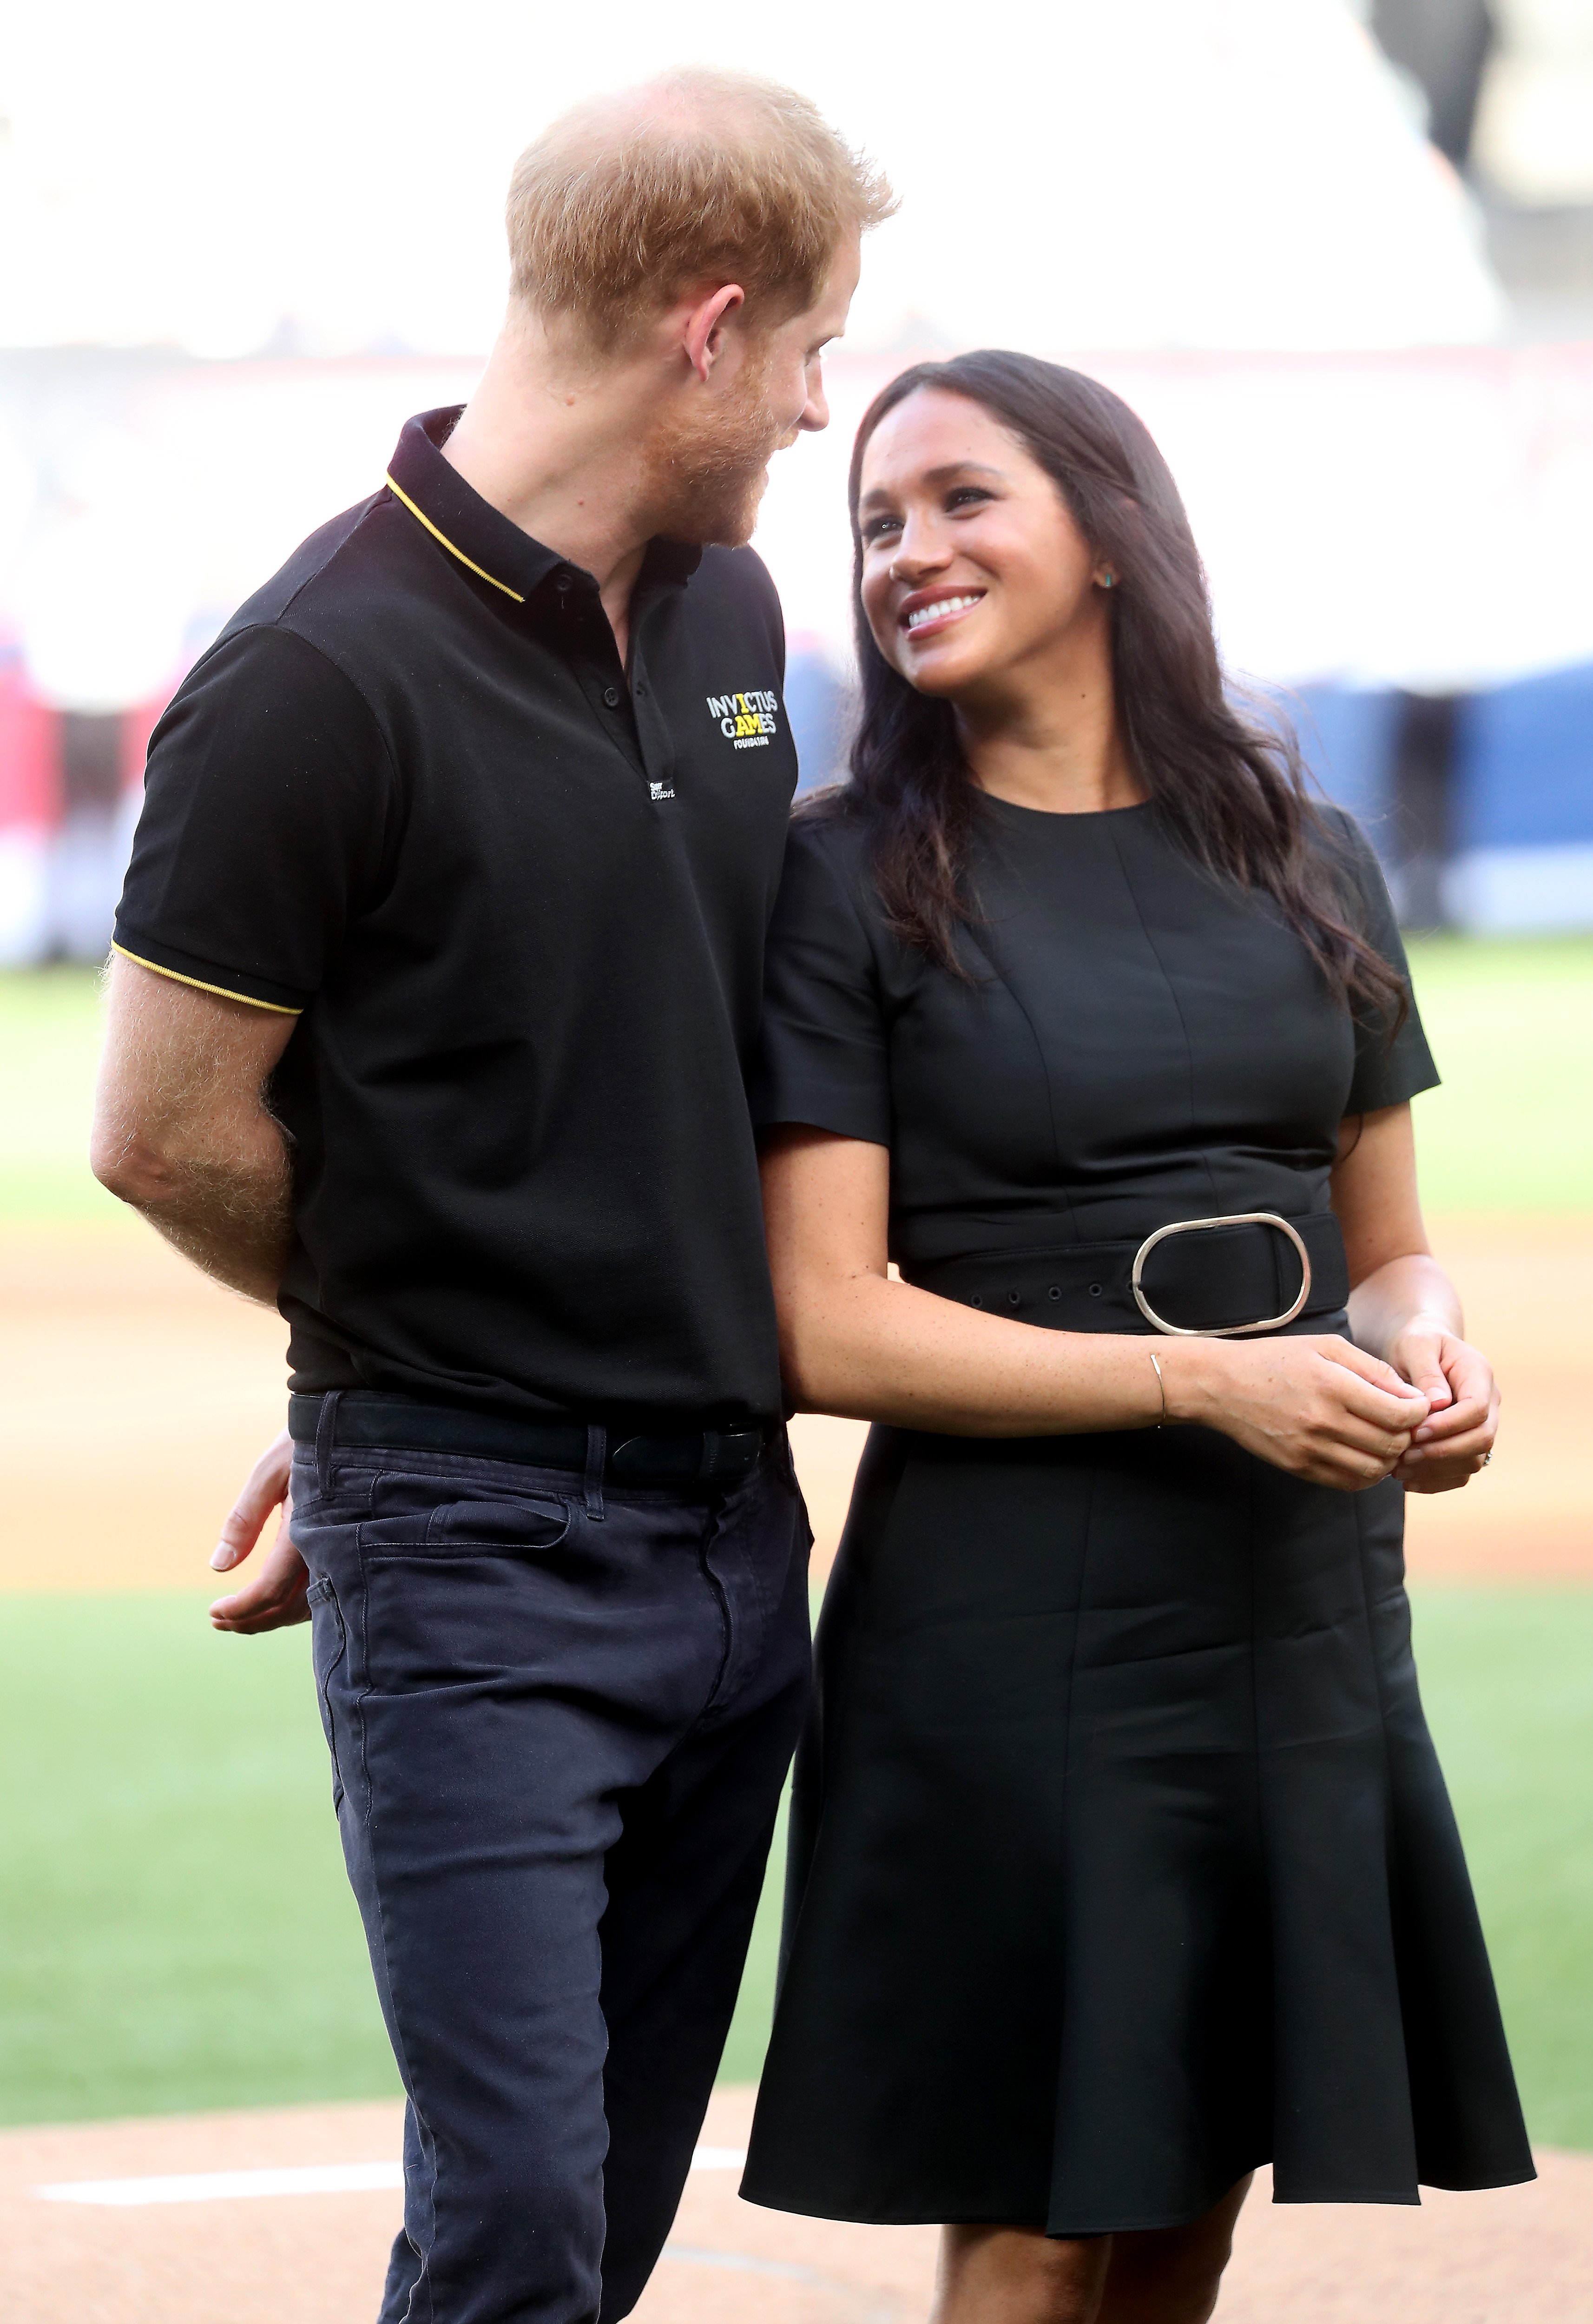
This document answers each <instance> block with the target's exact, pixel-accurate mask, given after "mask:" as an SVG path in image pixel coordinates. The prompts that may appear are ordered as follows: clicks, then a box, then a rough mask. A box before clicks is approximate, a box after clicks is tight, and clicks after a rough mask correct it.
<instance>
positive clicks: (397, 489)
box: [387, 475, 525, 605]
mask: <svg viewBox="0 0 1593 2324" xmlns="http://www.w3.org/2000/svg"><path fill="white" fill-rule="evenodd" d="M387 489H388V491H389V492H390V493H391V494H392V496H393V498H394V499H395V500H401V501H402V503H403V504H404V506H405V507H406V508H407V509H408V510H409V512H410V515H411V516H412V517H413V518H414V519H415V520H416V521H417V522H418V523H419V524H423V525H424V526H425V527H426V530H427V531H428V533H430V535H431V537H432V539H434V540H440V541H441V542H442V545H443V547H444V548H445V549H447V552H448V555H449V556H450V557H456V558H458V559H459V562H460V564H461V565H464V566H467V567H469V569H470V571H471V572H472V573H474V574H475V575H477V576H479V578H480V579H482V580H483V581H490V582H491V583H492V585H493V588H494V589H502V592H503V595H505V596H506V597H512V598H513V600H514V602H515V604H517V605H523V604H525V599H524V597H523V596H522V595H520V591H519V590H518V589H511V587H510V586H509V584H508V582H507V581H500V580H499V579H498V578H497V576H496V575H495V574H492V573H489V572H488V571H487V569H486V567H484V566H483V565H478V564H476V562H475V560H474V558H469V557H466V556H465V551H464V550H463V549H456V548H455V546H454V544H453V542H452V541H451V540H450V539H448V536H447V533H446V532H439V531H438V530H437V527H436V525H435V524H433V522H432V521H431V519H430V518H429V517H428V515H427V513H426V512H425V510H424V509H418V508H417V507H416V505H415V503H414V502H413V501H412V500H411V499H410V495H409V493H407V492H405V491H404V489H403V487H402V485H401V484H394V483H393V481H392V478H391V475H390V476H389V477H388V479H387Z"/></svg>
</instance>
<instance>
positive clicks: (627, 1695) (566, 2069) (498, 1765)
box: [293, 1427, 810, 2324]
mask: <svg viewBox="0 0 1593 2324" xmlns="http://www.w3.org/2000/svg"><path fill="white" fill-rule="evenodd" d="M322 1437H323V1442H322V1443H321V1445H320V1447H319V1448H318V1449H317V1450H315V1451H311V1450H309V1449H308V1448H300V1451H299V1454H298V1456H297V1457H296V1459H295V1462H294V1473H293V1496H294V1503H293V1508H294V1513H293V1537H294V1540H295V1541H296V1543H297V1544H298V1545H299V1550H300V1553H301V1554H302V1555H303V1557H304V1559H305V1562H306V1563H307V1564H308V1567H309V1569H310V1573H311V1577H312V1586H311V1590H310V1600H311V1604H312V1609H313V1617H312V1618H313V1622H314V1659H315V1670H316V1680H317V1685H318V1692H319V1695H320V1702H321V1711H322V1717H323V1719H324V1721H325V1724H326V1729H327V1743H328V1745H329V1746H330V1748H331V1753H332V1763H333V1791H334V1798H335V1801H336V1809H337V1815H338V1821H339V1824H340V1827H341V1831H342V1835H343V1847H344V1854H345V1859H346V1862H347V1865H348V1872H349V1877H350V1880H351V1881H352V1883H353V1886H354V1890H355V1895H356V1897H357V1898H358V1900H359V1905H360V1911H361V1913H362V1914H363V1916H364V1924H365V1933H366V1937H367V1940H368V1941H369V1944H370V1949H371V1960H372V1965H373V1969H374V1970H375V1976H376V1983H377V1987H378V1990H379V1992H380V1995H381V2000H382V2010H383V2013H384V2015H385V2016H386V2020H387V2026H388V2032H389V2033H390V2034H391V2040H392V2046H393V2052H394V2054H395V2056H396V2058H397V2060H398V2064H399V2070H400V2073H401V2076H402V2079H403V2084H404V2089H405V2090H406V2092H407V2094H408V2099H409V2105H408V2110H407V2116H406V2130H405V2152H404V2179H405V2203H404V2228H403V2232H402V2233H401V2235H400V2236H399V2237H398V2239H397V2242H396V2243H395V2245H394V2247H393V2255H392V2263H391V2268H390V2271H389V2273H388V2279H387V2287H386V2292H385V2296H384V2298H383V2301H382V2310H381V2318H382V2324H600V2319H601V2324H609V2319H613V2318H618V2317H622V2316H626V2315H629V2313H630V2312H631V2308H632V2307H633V2306H634V2304H635V2302H636V2301H637V2299H638V2298H639V2297H640V2292H641V2290H642V2287H643V2285H644V2284H645V2283H646V2282H647V2279H648V2276H649V2273H650V2272H651V2270H652V2267H653V2264H654V2263H655V2261H656V2260H657V2258H658V2253H659V2251H660V2250H661V2248H662V2246H663V2243H664V2239H665V2237H666V2236H667V2235H668V2230H669V2226H670V2222H671V2220H672V2219H673V2218H674V2214H675V2209H676V2205H677V2201H678V2199H679V2195H680V2190H681V2187H682V2185H683V2183H684V2181H685V2178H686V2172H687V2170H688V2169H689V2167H690V2163H691V2153H692V2147H693V2145H694V2144H695V2138H696V2135H697V2132H698V2130H699V2128H700V2126H701V2124H702V2119H703V2115H704V2109H705V2107H706V2105H707V2101H708V2095H709V2091H710V2089H712V2087H713V2082H714V2073H715V2070H716V2069H717V2067H718V2062H719V2058H720V2053H721V2051H722V2049H723V2043H724V2036H725V2033H726V2031H727V2029H728V2027H729V2024H730V2018H731V2013H732V2008H733V2006H734V2004H735V1998H736V1991H737V1987H738V1984H739V1981H740V1978H741V1967H742V1962H743V1960H744V1958H745V1954H746V1949H747V1941H748V1937H749V1935H750V1930H751V1925H752V1916H753V1914H754V1911H755V1909H756V1907H757V1903H758V1897H759V1894H760V1887H761V1883H762V1877H763V1871H764V1865H765V1860H766V1858H767V1856H768V1853H769V1838H770V1834H771V1832H772V1830H773V1824H774V1817H775V1810H776V1805H777V1803H778V1795H779V1790H780V1785H781V1783H782V1780H783V1778H784V1776H785V1773H786V1767H787V1762H788V1760H789V1758H790V1755H791V1751H792V1749H793V1747H794V1745H795V1741H796V1734H797V1731H798V1729H799V1728H800V1725H801V1722H802V1715H803V1711H804V1707H805V1703H806V1695H807V1690H808V1673H809V1661H810V1658H809V1647H808V1621H807V1594H806V1562H807V1560H806V1551H807V1545H808V1540H809V1535H808V1530H807V1525H806V1515H805V1512H804V1510H803V1508H802V1502H801V1498H800V1495H799V1494H798V1492H797V1490H796V1482H795V1480H794V1478H793V1476H792V1473H791V1469H790V1463H789V1458H788V1455H787V1453H786V1452H785V1451H784V1449H783V1447H776V1448H775V1449H774V1450H773V1451H771V1452H769V1453H768V1454H766V1455H765V1457H764V1459H763V1460H762V1461H761V1462H760V1463H759V1465H758V1467H757V1468H756V1469H755V1470H754V1471H753V1472H752V1473H751V1475H750V1476H749V1477H748V1478H746V1479H745V1480H742V1481H741V1482H739V1483H737V1484H735V1485H733V1486H731V1487H729V1488H720V1489H713V1488H710V1487H702V1488H697V1489H692V1490H675V1489H640V1488H632V1487H625V1488H622V1489H615V1488H614V1487H613V1486H612V1485H606V1486H605V1485H602V1484H594V1483H593V1482H592V1481H591V1480H586V1481H585V1482H584V1481H583V1480H581V1479H580V1478H578V1477H572V1476H571V1475H570V1474H569V1473H568V1472H566V1471H559V1470H551V1469H531V1468H527V1467H523V1466H521V1465H520V1464H519V1463H516V1462H502V1461H484V1460H478V1459H476V1458H474V1456H465V1455H459V1454H454V1453H434V1452H400V1451H391V1452H387V1451H370V1450H366V1449H364V1448H360V1449H354V1448H340V1447H337V1446H336V1442H335V1433H334V1432H333V1431H332V1430H329V1429H327V1428H325V1427H323V1431H322Z"/></svg>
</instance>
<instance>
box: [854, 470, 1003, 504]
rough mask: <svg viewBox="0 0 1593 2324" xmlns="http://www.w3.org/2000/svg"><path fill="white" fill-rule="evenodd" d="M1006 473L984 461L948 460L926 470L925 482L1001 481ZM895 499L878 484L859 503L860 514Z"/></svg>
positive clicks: (892, 494)
mask: <svg viewBox="0 0 1593 2324" xmlns="http://www.w3.org/2000/svg"><path fill="white" fill-rule="evenodd" d="M1004 473H1005V472H1004V470H1002V469H1000V468H992V467H990V466H988V465H987V464H986V462H984V461H983V460H948V461H947V462H946V463H945V465H944V467H939V468H926V469H925V472H924V482H925V484H950V483H951V481H952V479H953V477H954V476H994V477H996V478H997V479H998V480H999V479H1000V478H1001V477H1002V476H1003V475H1004ZM894 498H895V494H894V493H888V492H887V491H886V489H885V487H884V485H883V484H876V485H874V487H873V489H872V490H871V491H870V492H866V493H864V494H863V495H862V498H861V500H860V501H859V502H858V510H859V512H860V514H861V512H862V511H863V510H864V509H866V508H876V507H880V506H884V505H887V504H889V502H890V501H891V500H893V499H894Z"/></svg>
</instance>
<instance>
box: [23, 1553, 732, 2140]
mask: <svg viewBox="0 0 1593 2324" xmlns="http://www.w3.org/2000/svg"><path fill="white" fill-rule="evenodd" d="M204 1607H205V1600H204V1598H203V1597H202V1596H199V1597H195V1596H193V1595H191V1594H190V1593H189V1592H188V1591H180V1592H175V1591H173V1592H166V1591H159V1592H140V1593H136V1594H134V1593H129V1594H127V1595H125V1596H123V1595H116V1596H106V1597H68V1596H65V1595H60V1596H57V1595H50V1596H42V1595H41V1596H37V1597H32V1596H27V1597H13V1598H8V1599H6V1600H4V1601H0V1766H3V1767H4V1768H5V1823H4V1830H5V1844H4V1846H3V1847H0V2123H19V2122H65V2121H72V2120H76V2119H80V2118H87V2117H93V2116H114V2115H122V2114H156V2113H165V2112H177V2111H182V2110H185V2109H189V2108H192V2107H215V2106H264V2105H275V2104H286V2103H289V2102H291V2101H295V2100H299V2099H322V2098H366V2097H380V2096H382V2094H383V2093H385V2092H388V2091H392V2090H396V2089H397V2087H398V2083H397V2079H396V2076H395V2074H394V2071H393V2067H392V2061H391V2056H390V2053H389V2051H388V2047H387V2037H386V2034H385V2033H384V2031H383V2029H382V2020H381V2017H380V2015H379V2013H378V2011H377V2007H376V2000H375V1995H374V1992H373V1987H372V1983H371V1975H370V1969H369V1966H368V1963H367V1960H366V1957H365V1948H364V1935H363V1932H362V1931H361V1928H360V1924H359V1916H358V1914H356V1912H355V1905H354V1901H353V1898H352V1897H351V1895H350V1894H349V1891H348V1886H347V1883H346V1881H345V1877H344V1870H343V1859H342V1856H341V1853H340V1851H339V1848H338V1842H337V1828H336V1823H335V1821H334V1820H333V1815H332V1802H331V1784H330V1778H329V1775H328V1772H327V1753H326V1747H325V1745H324V1744H323V1742H322V1739H321V1729H320V1723H319V1720H318V1715H317V1711H316V1702H315V1691H314V1686H313V1683H312V1681H311V1678H310V1672H309V1633H308V1630H307V1629H295V1630H286V1631H280V1632H278V1633H276V1634H274V1635H273V1636H272V1637H265V1638H257V1639H248V1640H245V1639H237V1638H223V1637H216V1635H215V1634H214V1633H213V1632H212V1631H211V1630H210V1628H209V1627H208V1625H207V1622H206V1620H205V1618H204ZM777 1942H778V1895H777V1894H776V1891H775V1888H774V1886H772V1885H771V1888H770V1892H769V1895H767V1896H766V1897H765V1899H764V1902H763V1906H762V1910H761V1912H760V1920H759V1928H758V1933H757V1938H756V1941H755V1944H754V1948H753V1956H752V1968H751V1970H750V1975H749V1978H748V1989H747V1995H746V1997H745V2001H744V2004H743V2007H742V2009H741V2012H740V2014H739V2015H738V2017H737V2020H736V2024H735V2027H734V2029H733V2030H732V2038H731V2043H730V2047H729V2050H728V2052H727V2054H726V2060H725V2074H726V2078H727V2079H728V2080H743V2081H745V2080H755V2079H756V2077H757V2074H758V2070H759V2068H760V2065H761V2063H762V2059H763V2049H764V2044H765V2042H766V2040H767V2038H768V2023H769V2000H770V1996H771V1994H772V1991H773V1986H774V1959H775V1948H776V1944H777Z"/></svg>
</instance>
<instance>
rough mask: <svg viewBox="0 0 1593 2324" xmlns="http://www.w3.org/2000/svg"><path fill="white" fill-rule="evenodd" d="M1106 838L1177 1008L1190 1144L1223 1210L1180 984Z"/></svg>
mask: <svg viewBox="0 0 1593 2324" xmlns="http://www.w3.org/2000/svg"><path fill="white" fill-rule="evenodd" d="M1107 837H1108V838H1109V839H1110V842H1111V845H1112V853H1113V854H1114V855H1115V856H1116V857H1117V859H1118V871H1119V874H1120V875H1121V878H1122V882H1123V886H1124V889H1125V890H1126V892H1127V894H1128V901H1129V902H1130V903H1131V904H1132V905H1133V907H1134V917H1135V918H1136V919H1137V921H1138V923H1139V933H1140V935H1141V936H1143V937H1144V938H1145V942H1146V950H1147V951H1148V952H1149V954H1150V956H1151V958H1152V959H1153V960H1154V961H1155V963H1156V966H1157V968H1158V969H1159V970H1160V972H1161V977H1162V982H1163V983H1164V985H1165V987H1166V989H1167V998H1168V1000H1169V1001H1171V1002H1172V1003H1173V1007H1174V1011H1175V1013H1176V1015H1177V1018H1178V1030H1179V1032H1180V1033H1181V1034H1182V1035H1183V1066H1184V1073H1185V1075H1186V1076H1187V1079H1188V1083H1189V1138H1190V1144H1191V1145H1192V1146H1193V1147H1196V1148H1198V1150H1199V1153H1200V1157H1201V1167H1202V1170H1203V1171H1204V1172H1205V1174H1206V1184H1207V1185H1208V1186H1209V1187H1210V1188H1211V1206H1212V1208H1213V1210H1220V1208H1221V1207H1222V1196H1221V1194H1220V1192H1219V1190H1218V1185H1217V1176H1216V1173H1215V1172H1214V1171H1213V1169H1212V1167H1211V1152H1210V1150H1209V1148H1207V1146H1206V1144H1205V1141H1204V1140H1203V1139H1202V1138H1201V1136H1200V1134H1199V1124H1198V1120H1197V1115H1196V1108H1195V1073H1194V1043H1193V1042H1192V1040H1191V1039H1190V1037H1189V1024H1188V1020H1187V1019H1186V1018H1185V1017H1184V1014H1183V1001H1180V999H1179V998H1178V987H1177V985H1176V984H1175V983H1174V981H1173V978H1172V976H1171V975H1170V974H1169V973H1168V969H1167V964H1166V962H1165V960H1164V959H1163V958H1162V954H1161V950H1160V947H1159V946H1158V945H1157V943H1156V938H1155V936H1152V934H1151V932H1150V927H1149V925H1148V923H1147V922H1146V917H1145V914H1144V911H1143V910H1142V909H1141V908H1140V902H1139V895H1138V891H1137V889H1136V888H1135V885H1134V882H1133V880H1132V879H1131V878H1130V876H1129V872H1128V864H1127V863H1126V862H1124V860H1123V843H1122V840H1121V838H1120V837H1119V835H1118V833H1117V831H1116V830H1115V829H1111V830H1109V831H1108V833H1107Z"/></svg>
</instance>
